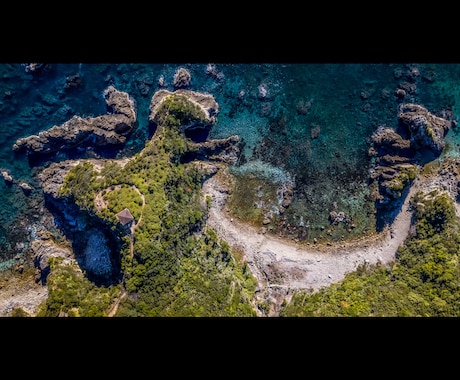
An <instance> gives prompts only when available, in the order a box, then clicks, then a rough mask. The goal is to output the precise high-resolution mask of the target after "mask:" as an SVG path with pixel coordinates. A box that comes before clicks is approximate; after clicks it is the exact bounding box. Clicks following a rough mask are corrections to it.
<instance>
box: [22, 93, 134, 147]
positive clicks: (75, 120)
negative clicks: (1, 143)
mask: <svg viewBox="0 0 460 380" xmlns="http://www.w3.org/2000/svg"><path fill="white" fill-rule="evenodd" d="M104 98H105V101H106V104H107V108H108V111H109V113H108V114H106V115H102V116H97V117H93V118H82V117H80V116H77V115H75V116H73V117H72V118H71V119H70V120H68V121H66V122H65V123H64V124H62V125H59V126H53V127H52V128H50V129H48V130H46V131H42V132H40V133H39V134H38V135H32V136H29V137H24V138H20V139H18V140H17V141H16V143H15V144H14V145H13V150H14V151H21V150H26V151H27V152H28V153H52V152H56V151H59V150H65V149H70V148H73V147H76V146H78V145H80V144H82V143H83V142H86V141H91V142H92V144H93V145H95V146H105V145H114V144H122V143H124V142H125V141H126V136H127V135H128V134H129V133H130V132H131V130H132V129H133V127H134V124H135V122H136V117H137V116H136V105H135V102H134V100H133V99H132V98H131V97H130V96H129V95H128V94H127V93H125V92H121V91H118V90H116V89H115V87H113V86H109V87H108V88H107V89H106V90H105V91H104Z"/></svg>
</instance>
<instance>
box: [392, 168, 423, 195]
mask: <svg viewBox="0 0 460 380" xmlns="http://www.w3.org/2000/svg"><path fill="white" fill-rule="evenodd" d="M417 173H418V168H417V167H416V166H415V165H410V166H403V167H401V168H400V170H399V173H398V174H397V175H396V176H395V177H394V178H392V179H391V181H390V182H389V183H388V185H387V187H388V189H389V190H391V191H393V192H395V193H396V194H398V196H401V194H402V191H403V190H404V189H405V188H406V187H407V186H408V185H409V184H410V183H411V182H412V181H413V180H414V179H415V178H416V177H417Z"/></svg>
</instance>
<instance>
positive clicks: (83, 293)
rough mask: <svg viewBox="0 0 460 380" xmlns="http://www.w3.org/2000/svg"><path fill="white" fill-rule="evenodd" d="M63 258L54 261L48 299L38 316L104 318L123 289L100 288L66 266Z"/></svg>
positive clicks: (71, 267) (48, 283)
mask: <svg viewBox="0 0 460 380" xmlns="http://www.w3.org/2000/svg"><path fill="white" fill-rule="evenodd" d="M62 261H63V259H62V258H53V259H51V260H50V267H51V272H50V274H49V276H48V278H47V287H48V298H47V300H46V302H45V304H44V305H42V306H41V308H40V310H39V312H38V313H37V317H58V316H62V315H66V316H69V317H103V316H105V315H106V312H107V310H108V309H109V307H110V306H111V304H112V303H113V301H114V299H115V297H117V296H118V295H119V294H120V289H119V287H115V286H113V287H109V288H104V287H97V286H96V285H94V284H93V283H92V282H91V281H89V280H88V279H87V278H86V277H84V276H83V273H82V272H81V271H80V270H79V268H75V267H73V266H71V265H64V264H63V263H62Z"/></svg>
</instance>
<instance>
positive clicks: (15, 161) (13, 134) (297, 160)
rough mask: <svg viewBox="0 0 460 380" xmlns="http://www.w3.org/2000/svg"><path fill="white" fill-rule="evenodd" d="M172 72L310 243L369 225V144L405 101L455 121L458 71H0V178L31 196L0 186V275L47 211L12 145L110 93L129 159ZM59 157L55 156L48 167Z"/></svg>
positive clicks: (137, 67) (101, 107) (452, 135)
mask: <svg viewBox="0 0 460 380" xmlns="http://www.w3.org/2000/svg"><path fill="white" fill-rule="evenodd" d="M179 67H185V68H186V69H188V70H189V72H190V73H191V76H192V81H191V84H190V86H189V89H190V90H194V91H200V92H207V93H210V94H212V95H214V97H215V98H216V100H217V102H218V103H219V107H220V113H219V115H218V122H217V124H216V125H215V127H214V128H213V129H212V130H211V133H210V135H209V137H210V138H222V137H228V136H230V135H233V134H238V135H239V136H240V138H241V139H242V140H243V142H244V149H243V155H242V157H241V159H240V162H239V165H243V164H245V163H247V162H251V161H253V160H261V161H264V162H266V163H269V164H270V165H272V166H273V167H275V168H276V169H277V170H279V171H280V173H282V174H286V175H289V176H290V177H291V178H295V182H296V189H295V194H294V199H293V202H292V204H291V207H290V210H291V211H290V214H289V217H290V218H291V220H290V222H292V223H300V222H302V223H307V222H308V224H309V225H310V226H311V236H314V235H315V233H316V232H317V231H320V229H321V227H322V226H324V225H326V224H327V218H328V215H329V211H330V210H331V209H333V208H338V209H342V210H344V211H345V212H346V213H348V214H350V215H353V216H354V217H355V219H356V220H359V221H360V223H359V225H358V226H357V230H356V232H357V233H361V232H365V231H367V230H369V229H371V228H372V227H373V226H372V224H371V222H370V221H369V220H370V219H369V218H366V215H367V213H368V212H369V209H368V208H366V207H367V206H366V205H365V202H366V197H367V195H368V189H367V186H366V181H367V169H368V165H369V161H368V157H367V149H368V147H369V145H368V139H369V137H370V135H371V134H372V133H373V131H375V129H376V128H377V127H378V126H379V125H387V126H393V127H395V126H396V121H397V107H398V105H399V104H400V103H401V102H402V101H404V102H414V103H418V104H421V105H423V106H424V107H426V108H427V109H428V110H429V111H430V112H432V113H434V114H439V113H441V112H442V111H443V110H445V109H450V110H452V111H453V112H454V114H455V115H458V112H459V110H458V106H459V104H460V103H459V99H458V98H459V96H460V95H459V94H460V92H459V90H458V89H459V88H460V87H459V84H460V65H457V64H429V63H423V64H410V63H408V64H402V63H395V64H388V63H386V64H369V63H366V64H354V63H350V64H342V63H341V64H318V63H315V64H280V63H276V64H238V63H233V64H216V65H211V66H210V65H209V63H207V62H203V63H193V64H188V63H184V64H183V65H180V64H158V63H155V64H110V63H109V64H89V63H83V64H79V63H75V64H68V63H66V64H49V65H47V66H46V67H45V69H44V70H43V71H41V72H40V73H39V74H33V73H31V72H27V71H26V66H25V65H23V64H20V63H16V64H0V169H3V170H8V171H9V172H10V174H11V175H12V176H13V177H14V179H15V180H17V181H24V182H27V183H29V184H30V185H31V186H32V187H34V190H33V191H32V193H31V194H30V195H29V196H27V195H25V194H24V193H23V192H22V191H21V189H19V188H18V187H17V186H10V187H9V186H7V185H6V184H5V183H4V181H3V180H1V179H0V207H1V210H2V212H1V213H0V262H1V263H3V266H0V268H1V267H6V266H8V265H9V263H11V262H12V259H13V258H14V257H15V256H17V255H21V254H22V253H23V252H24V251H25V249H26V248H27V244H28V242H29V241H30V238H31V234H32V232H31V228H30V226H31V225H34V223H36V221H37V220H38V218H39V214H40V208H41V207H43V199H42V198H41V190H40V188H39V187H38V186H37V184H36V183H35V181H34V177H33V173H34V171H35V170H36V167H35V165H36V164H37V163H31V162H30V161H29V159H28V157H27V156H26V155H24V154H15V153H14V152H13V150H12V146H13V144H14V142H15V141H16V139H18V138H20V137H26V136H29V135H31V134H37V133H39V132H40V131H42V130H46V129H48V128H50V127H52V126H54V125H60V124H62V123H64V122H65V121H67V120H68V119H70V118H71V117H72V116H73V115H80V116H83V117H86V116H97V115H100V114H104V113H106V108H105V102H104V100H103V97H102V93H103V91H104V89H105V88H106V87H107V86H108V85H109V84H113V85H114V86H115V87H116V88H117V89H118V90H121V91H126V92H128V93H129V94H130V95H131V96H132V97H133V98H134V99H135V100H136V103H137V108H138V124H137V125H136V127H135V129H134V131H133V133H132V135H131V136H130V138H129V140H128V142H127V143H126V145H125V147H124V148H123V149H122V150H120V151H116V152H113V154H114V155H116V156H117V157H124V156H129V155H132V154H134V153H136V152H137V151H139V150H140V149H142V147H143V145H144V142H145V140H146V139H147V138H148V135H149V131H148V106H149V103H150V100H151V97H152V95H153V94H154V92H155V91H156V90H158V89H159V86H158V81H159V79H160V77H162V78H163V79H164V82H165V84H164V85H165V88H167V89H170V90H172V83H173V77H174V74H175V72H176V70H177V69H178V68H179ZM72 78H73V80H72ZM75 78H78V81H75ZM75 84H78V85H75ZM74 85H75V86H74ZM398 87H404V88H406V90H407V91H406V96H405V98H404V99H401V98H398V96H396V94H395V91H396V89H397V88H398ZM447 142H448V146H449V149H447V150H446V153H445V154H446V155H452V156H459V155H460V153H459V152H460V149H459V146H460V133H459V131H457V130H451V131H450V132H449V134H448V136H447ZM65 158H68V156H67V153H65V152H61V153H60V154H58V155H56V156H55V157H53V160H63V159H65ZM38 164H39V165H46V164H47V162H46V161H44V162H40V163H38ZM366 220H368V222H366ZM366 223H367V224H366ZM315 231H316V232H315Z"/></svg>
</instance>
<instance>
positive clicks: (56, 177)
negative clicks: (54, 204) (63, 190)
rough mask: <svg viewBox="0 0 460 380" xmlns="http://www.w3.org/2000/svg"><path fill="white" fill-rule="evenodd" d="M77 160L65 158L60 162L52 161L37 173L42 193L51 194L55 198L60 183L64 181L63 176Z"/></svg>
mask: <svg viewBox="0 0 460 380" xmlns="http://www.w3.org/2000/svg"><path fill="white" fill-rule="evenodd" d="M78 164H79V161H76V160H75V161H74V160H67V161H62V162H54V163H52V164H51V165H50V166H48V167H47V168H45V169H43V170H42V171H41V172H40V173H39V174H38V180H39V183H40V186H41V187H42V189H43V193H44V194H45V195H47V196H51V197H52V198H54V199H57V198H58V197H59V196H58V191H59V188H60V187H61V185H62V184H63V183H64V178H65V176H66V175H67V173H68V172H69V171H70V169H72V168H73V167H75V166H77V165H78Z"/></svg>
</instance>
